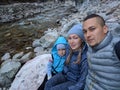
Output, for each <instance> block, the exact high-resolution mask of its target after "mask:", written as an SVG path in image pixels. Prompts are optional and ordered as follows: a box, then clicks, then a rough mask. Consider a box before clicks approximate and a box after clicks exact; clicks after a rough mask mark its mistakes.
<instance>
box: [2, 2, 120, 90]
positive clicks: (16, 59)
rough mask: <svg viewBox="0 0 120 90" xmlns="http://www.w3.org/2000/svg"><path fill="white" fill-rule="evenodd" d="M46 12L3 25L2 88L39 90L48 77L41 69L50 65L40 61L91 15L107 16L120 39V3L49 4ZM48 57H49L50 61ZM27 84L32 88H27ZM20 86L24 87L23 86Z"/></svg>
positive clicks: (110, 28) (112, 29) (45, 9)
mask: <svg viewBox="0 0 120 90" xmlns="http://www.w3.org/2000/svg"><path fill="white" fill-rule="evenodd" d="M46 5H47V6H46ZM43 9H44V10H43V11H46V12H43V13H40V14H38V15H35V16H34V17H31V18H26V19H20V20H19V21H17V22H14V23H8V24H4V25H1V26H0V27H1V28H0V32H1V33H0V44H1V46H0V49H1V50H0V54H1V60H2V62H3V63H2V64H1V68H0V87H5V88H9V87H10V88H11V90H33V89H34V90H35V89H37V88H38V86H39V85H40V84H41V83H42V81H41V82H40V81H39V80H38V78H39V77H42V78H44V75H45V73H44V74H41V73H40V72H39V71H37V70H41V66H46V63H44V62H42V61H40V59H42V57H45V55H46V54H47V53H50V50H51V46H52V45H53V43H54V41H55V39H56V38H57V37H58V36H59V35H60V34H62V35H63V36H66V32H67V31H68V30H69V28H70V27H71V26H72V25H73V24H75V23H78V22H82V20H83V18H84V17H85V16H86V15H87V14H91V13H97V14H99V15H101V16H103V17H104V18H105V20H106V23H107V25H108V26H109V30H110V31H111V32H112V33H113V35H114V36H120V14H119V13H120V1H119V0H114V1H112V0H104V2H101V1H100V0H96V1H94V0H90V1H89V0H86V1H85V2H84V3H83V4H81V5H80V6H78V7H75V6H74V5H73V3H72V1H71V2H70V1H68V2H66V3H65V4H51V3H47V4H44V8H43ZM33 12H34V9H33ZM4 42H5V43H4ZM44 54H45V55H44ZM41 55H43V56H41ZM47 56H49V55H46V58H47ZM35 57H36V58H35ZM32 58H33V59H32ZM31 59H32V60H31ZM44 59H45V58H44ZM29 60H30V61H29ZM42 60H43V59H42ZM35 61H36V62H35ZM26 62H27V63H26ZM46 62H47V61H46ZM22 65H24V66H23V68H22ZM12 66H13V67H12ZM31 67H32V68H31ZM28 68H29V69H28ZM19 70H20V72H19ZM33 72H34V73H33ZM20 73H21V74H20ZM26 73H27V74H28V75H26ZM27 78H29V79H27ZM13 80H14V81H13ZM37 80H38V81H37ZM23 81H24V82H23ZM32 81H35V82H34V83H32ZM18 82H19V83H18ZM26 83H27V85H28V86H26V87H25V86H24V85H26ZM16 84H17V86H18V87H17V86H16ZM18 84H19V85H18ZM34 84H35V85H36V87H34ZM20 85H23V86H21V87H19V86H20ZM29 85H30V86H29ZM15 86H16V87H15ZM14 88H16V89H14Z"/></svg>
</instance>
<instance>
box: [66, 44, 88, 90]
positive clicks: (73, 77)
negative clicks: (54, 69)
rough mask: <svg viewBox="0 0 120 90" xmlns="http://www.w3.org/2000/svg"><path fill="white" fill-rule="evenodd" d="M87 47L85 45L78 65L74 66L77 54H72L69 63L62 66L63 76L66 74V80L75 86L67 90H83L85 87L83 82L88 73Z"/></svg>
mask: <svg viewBox="0 0 120 90" xmlns="http://www.w3.org/2000/svg"><path fill="white" fill-rule="evenodd" d="M87 49H88V48H87V45H86V44H85V46H84V48H83V50H82V55H81V61H80V64H74V63H73V62H75V61H76V60H77V56H78V54H79V52H78V51H77V52H73V55H72V57H71V60H70V63H69V64H68V65H66V66H64V74H66V77H67V79H68V80H70V81H73V82H75V83H76V84H75V85H73V86H72V87H70V88H69V90H83V89H84V86H85V80H86V76H87V73H88V63H87V56H86V52H87Z"/></svg>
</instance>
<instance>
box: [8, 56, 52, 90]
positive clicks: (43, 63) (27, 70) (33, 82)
mask: <svg viewBox="0 0 120 90" xmlns="http://www.w3.org/2000/svg"><path fill="white" fill-rule="evenodd" d="M49 59H51V54H43V55H39V56H37V57H35V58H33V59H32V60H30V61H28V62H27V63H26V64H25V65H24V66H23V67H22V68H21V69H20V71H19V72H18V73H17V75H16V76H15V79H14V81H13V83H12V85H11V87H10V89H9V90H37V89H38V87H39V86H40V85H41V83H42V82H43V80H44V78H45V75H46V67H47V62H48V60H49Z"/></svg>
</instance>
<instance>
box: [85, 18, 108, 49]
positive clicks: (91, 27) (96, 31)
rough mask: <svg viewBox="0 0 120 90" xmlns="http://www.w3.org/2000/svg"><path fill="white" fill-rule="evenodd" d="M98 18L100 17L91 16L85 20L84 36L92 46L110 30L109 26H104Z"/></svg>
mask: <svg viewBox="0 0 120 90" xmlns="http://www.w3.org/2000/svg"><path fill="white" fill-rule="evenodd" d="M98 20H99V19H98V18H91V19H88V20H86V21H84V22H83V32H84V37H85V39H86V42H87V43H88V44H89V45H90V46H91V47H94V46H96V45H98V44H99V43H100V42H101V41H102V40H103V39H104V38H105V36H106V34H107V31H108V28H107V26H106V25H104V26H102V25H101V24H100V21H98Z"/></svg>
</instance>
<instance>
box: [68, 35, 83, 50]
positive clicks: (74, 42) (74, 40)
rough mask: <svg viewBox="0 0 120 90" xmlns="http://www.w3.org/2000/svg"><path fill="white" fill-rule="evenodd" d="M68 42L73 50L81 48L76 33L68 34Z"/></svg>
mask: <svg viewBox="0 0 120 90" xmlns="http://www.w3.org/2000/svg"><path fill="white" fill-rule="evenodd" d="M68 43H69V45H70V47H71V48H72V50H73V51H78V50H79V49H80V48H81V45H82V40H81V38H80V37H79V36H78V35H77V34H71V35H69V36H68Z"/></svg>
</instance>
